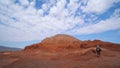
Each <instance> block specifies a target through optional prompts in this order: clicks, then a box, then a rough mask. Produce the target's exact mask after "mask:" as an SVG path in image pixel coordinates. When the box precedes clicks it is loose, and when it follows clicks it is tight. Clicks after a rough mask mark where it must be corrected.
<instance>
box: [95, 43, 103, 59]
mask: <svg viewBox="0 0 120 68" xmlns="http://www.w3.org/2000/svg"><path fill="white" fill-rule="evenodd" d="M101 51H102V50H101V48H100V46H99V45H97V46H96V53H97V57H100V55H101Z"/></svg>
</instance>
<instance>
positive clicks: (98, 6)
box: [82, 0, 120, 13]
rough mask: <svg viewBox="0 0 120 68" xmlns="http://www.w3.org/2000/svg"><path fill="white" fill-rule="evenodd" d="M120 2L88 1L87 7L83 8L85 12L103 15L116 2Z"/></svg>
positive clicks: (110, 0)
mask: <svg viewBox="0 0 120 68" xmlns="http://www.w3.org/2000/svg"><path fill="white" fill-rule="evenodd" d="M118 1H120V0H109V1H108V0H88V2H87V6H83V7H82V9H83V11H84V12H87V13H90V12H96V13H103V12H105V11H106V10H107V9H109V8H110V7H111V6H113V4H114V3H115V2H118Z"/></svg>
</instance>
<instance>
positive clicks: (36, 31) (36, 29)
mask: <svg viewBox="0 0 120 68" xmlns="http://www.w3.org/2000/svg"><path fill="white" fill-rule="evenodd" d="M26 1H27V0H26ZM26 1H25V2H24V1H22V0H21V1H20V2H21V3H22V5H18V4H14V3H12V4H11V3H8V4H7V5H8V6H9V7H5V6H4V5H6V3H5V1H4V2H2V3H1V4H2V5H0V6H1V7H0V9H1V11H0V17H1V18H0V21H1V22H2V23H4V24H5V25H6V26H5V25H0V29H1V30H0V33H1V34H0V41H31V40H38V39H43V38H44V37H47V36H50V35H54V34H56V33H62V32H65V31H66V30H68V29H70V28H72V27H74V26H75V25H76V24H78V23H79V24H82V23H83V21H82V20H81V19H80V17H75V18H74V17H73V15H71V16H69V13H68V10H67V9H66V8H64V6H65V4H66V1H65V0H61V1H58V2H56V5H57V6H53V7H47V4H43V5H42V8H41V9H39V10H36V9H35V7H34V5H35V3H34V2H31V3H30V4H29V6H28V8H26V9H25V8H23V7H24V6H23V5H28V2H26ZM10 2H11V1H10ZM49 8H50V12H49V14H48V15H46V16H44V15H43V14H44V12H45V11H46V9H49ZM58 8H59V9H58ZM2 13H4V14H5V15H3V14H2ZM54 14H55V15H56V16H53V15H54ZM67 16H68V17H67ZM13 18H15V20H14V19H13ZM69 19H71V20H69ZM80 22H81V23H80Z"/></svg>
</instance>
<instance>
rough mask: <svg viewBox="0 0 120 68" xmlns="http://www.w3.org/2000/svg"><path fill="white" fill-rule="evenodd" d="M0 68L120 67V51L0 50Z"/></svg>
mask: <svg viewBox="0 0 120 68" xmlns="http://www.w3.org/2000/svg"><path fill="white" fill-rule="evenodd" d="M0 68H120V52H119V51H113V50H109V49H104V48H103V49H102V52H101V56H100V57H97V56H96V53H95V48H94V47H91V48H85V49H81V50H65V51H57V52H56V51H43V50H32V51H18V52H1V53H0Z"/></svg>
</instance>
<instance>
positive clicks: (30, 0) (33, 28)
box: [0, 0, 120, 48]
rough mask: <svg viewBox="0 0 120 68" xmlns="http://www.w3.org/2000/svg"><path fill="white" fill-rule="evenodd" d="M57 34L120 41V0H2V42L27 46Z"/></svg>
mask: <svg viewBox="0 0 120 68" xmlns="http://www.w3.org/2000/svg"><path fill="white" fill-rule="evenodd" d="M55 34H69V35H72V36H74V37H76V38H78V39H80V40H94V39H100V40H102V41H107V42H113V43H120V38H119V37H120V0H0V45H2V46H9V47H20V48H24V47H25V46H26V45H30V44H33V43H38V42H40V41H41V40H42V39H44V38H46V37H49V36H53V35H55Z"/></svg>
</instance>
